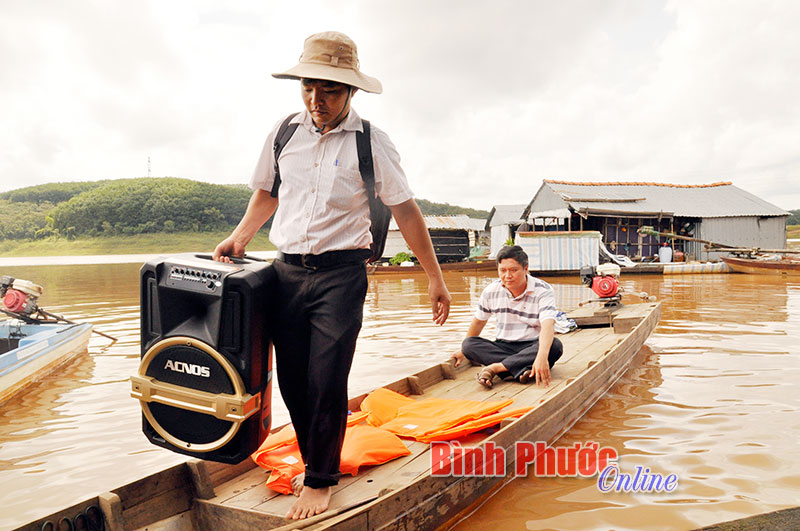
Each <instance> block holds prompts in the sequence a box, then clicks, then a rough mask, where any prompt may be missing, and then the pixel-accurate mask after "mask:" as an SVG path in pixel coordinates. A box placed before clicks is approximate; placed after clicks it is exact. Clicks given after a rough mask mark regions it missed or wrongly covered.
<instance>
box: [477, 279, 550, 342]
mask: <svg viewBox="0 0 800 531" xmlns="http://www.w3.org/2000/svg"><path fill="white" fill-rule="evenodd" d="M556 313H557V310H556V297H555V292H554V291H553V288H552V286H550V284H548V283H547V282H545V281H544V280H540V279H538V278H535V277H533V276H531V275H528V285H527V287H526V288H525V291H524V292H523V293H522V294H521V295H520V296H519V297H514V296H513V295H511V292H510V291H508V289H507V288H506V287H505V286H503V283H502V282H501V281H500V280H499V279H498V280H495V281H494V282H492V283H491V284H489V285H488V286H486V288H485V289H484V290H483V293H481V297H480V300H479V301H478V309H477V310H475V318H476V319H479V320H481V321H488V320H489V317H491V316H492V314H495V315H496V316H497V326H496V328H497V339H502V340H504V341H532V340H534V339H536V338H538V337H539V332H540V331H541V329H542V325H541V321H544V320H545V319H552V320H554V321H555V319H556Z"/></svg>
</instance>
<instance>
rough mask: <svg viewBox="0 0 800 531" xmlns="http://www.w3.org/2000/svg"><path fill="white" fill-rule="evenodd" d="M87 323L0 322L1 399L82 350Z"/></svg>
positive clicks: (90, 329)
mask: <svg viewBox="0 0 800 531" xmlns="http://www.w3.org/2000/svg"><path fill="white" fill-rule="evenodd" d="M91 332H92V325H90V324H61V323H58V324H22V323H20V322H19V321H3V322H0V352H2V353H1V354H0V402H3V401H5V400H7V399H8V398H10V397H11V396H12V395H13V394H14V393H16V392H18V391H20V390H21V389H23V388H24V387H25V386H27V385H28V384H30V383H32V382H35V381H36V380H38V379H40V378H42V377H44V376H46V375H47V374H49V373H50V372H52V371H53V370H55V369H56V368H57V367H58V366H59V365H63V364H64V363H66V362H67V361H69V360H71V359H72V358H73V357H75V356H76V355H77V354H80V353H81V352H85V351H86V349H87V347H88V345H89V336H90V335H91Z"/></svg>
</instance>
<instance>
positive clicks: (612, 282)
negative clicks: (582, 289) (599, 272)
mask: <svg viewBox="0 0 800 531" xmlns="http://www.w3.org/2000/svg"><path fill="white" fill-rule="evenodd" d="M592 291H594V292H595V293H597V295H598V296H600V297H613V296H614V295H616V294H617V292H618V291H619V281H618V280H617V279H616V277H612V276H608V275H606V276H602V277H600V276H597V277H594V278H593V279H592Z"/></svg>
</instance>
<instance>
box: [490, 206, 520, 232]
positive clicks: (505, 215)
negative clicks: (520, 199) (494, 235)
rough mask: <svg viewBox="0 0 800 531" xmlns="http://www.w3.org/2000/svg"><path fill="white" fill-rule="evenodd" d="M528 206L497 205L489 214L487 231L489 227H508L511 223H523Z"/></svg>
mask: <svg viewBox="0 0 800 531" xmlns="http://www.w3.org/2000/svg"><path fill="white" fill-rule="evenodd" d="M527 206H528V205H495V206H493V207H492V211H491V212H490V213H489V219H488V220H487V221H486V225H487V227H486V228H487V230H488V228H489V227H496V226H498V225H507V224H509V223H514V222H517V221H518V222H520V223H522V221H523V219H522V213H523V212H524V211H525V207H527Z"/></svg>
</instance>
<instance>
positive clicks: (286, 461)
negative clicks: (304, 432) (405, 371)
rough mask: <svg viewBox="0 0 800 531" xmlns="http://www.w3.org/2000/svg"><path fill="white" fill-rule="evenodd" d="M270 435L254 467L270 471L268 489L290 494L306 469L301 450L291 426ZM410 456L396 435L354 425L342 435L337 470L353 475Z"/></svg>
mask: <svg viewBox="0 0 800 531" xmlns="http://www.w3.org/2000/svg"><path fill="white" fill-rule="evenodd" d="M365 417H366V413H364V414H363V415H361V418H360V419H357V418H355V419H352V422H355V421H357V420H363V419H364V418H365ZM284 432H287V433H286V434H284ZM289 434H291V435H289ZM273 435H275V437H273V438H272V440H270V439H269V438H268V439H267V440H266V441H264V443H263V444H262V445H261V447H260V448H259V449H258V450H256V451H255V453H253V455H252V456H251V457H252V459H253V461H255V462H256V464H258V465H259V466H260V467H262V468H266V469H267V470H269V471H270V472H271V473H270V477H269V479H268V480H267V487H269V488H271V489H272V490H275V491H277V492H281V493H283V494H291V493H292V485H291V480H292V478H293V477H294V476H296V475H297V474H300V473H301V472H303V471H304V470H305V465H304V464H303V458H302V456H301V455H300V447H299V445H298V444H297V438H296V437H294V429H292V428H291V426H287V427H286V428H284V429H282V430H281V431H280V432H278V433H276V434H273ZM270 437H272V436H270ZM276 444H277V446H276ZM410 453H411V451H410V450H409V449H408V448H406V445H405V444H403V441H401V440H400V439H399V438H398V437H397V436H396V435H394V434H392V433H389V432H388V431H386V430H383V429H380V428H375V427H372V426H368V425H366V424H353V425H351V426H348V427H347V430H346V431H345V434H344V443H343V445H342V453H341V462H340V464H339V471H340V472H341V473H343V474H351V475H353V476H354V475H356V474H357V473H358V469H359V468H360V467H362V466H367V465H379V464H381V463H385V462H387V461H391V460H392V459H396V458H397V457H402V456H404V455H409V454H410Z"/></svg>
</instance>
